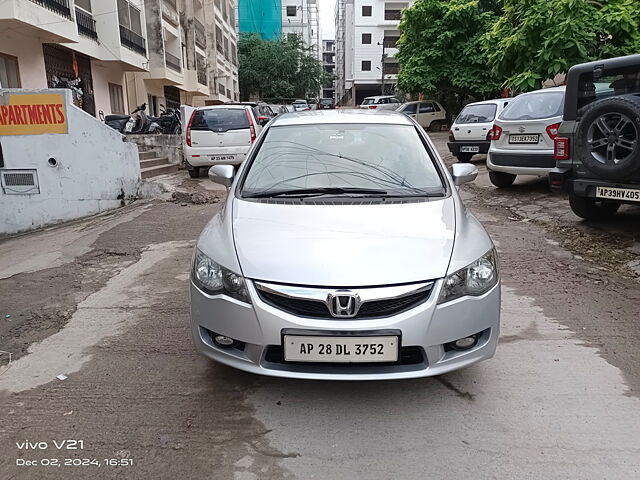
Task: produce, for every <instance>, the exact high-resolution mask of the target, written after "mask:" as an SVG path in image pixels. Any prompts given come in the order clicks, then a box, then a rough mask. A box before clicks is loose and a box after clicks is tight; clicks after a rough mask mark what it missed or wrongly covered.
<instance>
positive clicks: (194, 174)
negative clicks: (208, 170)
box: [187, 167, 200, 178]
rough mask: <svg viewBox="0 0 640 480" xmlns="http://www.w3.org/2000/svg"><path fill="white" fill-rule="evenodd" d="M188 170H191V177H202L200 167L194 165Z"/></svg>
mask: <svg viewBox="0 0 640 480" xmlns="http://www.w3.org/2000/svg"><path fill="white" fill-rule="evenodd" d="M187 172H189V176H190V177H191V178H200V167H193V168H192V169H190V170H187Z"/></svg>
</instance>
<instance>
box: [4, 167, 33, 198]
mask: <svg viewBox="0 0 640 480" xmlns="http://www.w3.org/2000/svg"><path fill="white" fill-rule="evenodd" d="M0 184H1V185H2V191H3V192H4V193H5V194H6V195H31V194H34V193H40V184H39V183H38V172H37V170H35V169H34V170H18V169H2V170H0Z"/></svg>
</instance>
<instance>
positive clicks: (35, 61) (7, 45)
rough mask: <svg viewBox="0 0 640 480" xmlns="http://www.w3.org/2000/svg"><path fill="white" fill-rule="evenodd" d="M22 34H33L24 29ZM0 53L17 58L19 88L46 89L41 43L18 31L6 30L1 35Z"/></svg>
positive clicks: (37, 39)
mask: <svg viewBox="0 0 640 480" xmlns="http://www.w3.org/2000/svg"><path fill="white" fill-rule="evenodd" d="M24 32H33V30H28V29H25V30H24ZM1 35H2V41H1V42H0V53H5V54H7V55H13V56H14V57H17V58H18V70H19V72H18V73H19V74H20V86H21V87H22V88H47V74H46V72H45V69H44V54H43V53H42V41H41V40H40V39H39V38H38V37H36V36H34V35H29V34H27V33H23V32H22V31H21V30H20V29H14V28H12V29H7V30H4V31H3V32H2V33H1Z"/></svg>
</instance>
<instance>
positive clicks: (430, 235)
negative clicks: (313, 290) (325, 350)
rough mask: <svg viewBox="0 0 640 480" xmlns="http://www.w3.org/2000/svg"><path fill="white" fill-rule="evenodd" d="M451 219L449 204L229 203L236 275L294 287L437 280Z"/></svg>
mask: <svg viewBox="0 0 640 480" xmlns="http://www.w3.org/2000/svg"><path fill="white" fill-rule="evenodd" d="M455 219H456V215H455V205H454V200H453V197H448V198H444V199H437V200H431V201H427V202H415V203H389V204H375V205H372V204H368V205H367V204H354V205H345V204H338V205H335V204H334V205H327V204H324V205H323V204H316V205H300V204H275V203H266V202H252V201H245V200H240V199H234V201H233V237H234V242H235V246H236V252H237V254H238V260H239V262H240V268H241V269H242V273H243V275H244V276H245V277H247V278H251V279H255V280H265V281H271V282H281V283H289V284H298V285H314V286H333V287H357V286H369V285H389V284H397V283H407V282H418V281H423V280H429V279H435V278H439V277H444V276H445V275H446V272H447V267H448V265H449V260H450V258H451V252H452V249H453V240H454V234H455V223H456V222H455Z"/></svg>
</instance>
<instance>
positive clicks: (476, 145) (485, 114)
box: [447, 98, 513, 162]
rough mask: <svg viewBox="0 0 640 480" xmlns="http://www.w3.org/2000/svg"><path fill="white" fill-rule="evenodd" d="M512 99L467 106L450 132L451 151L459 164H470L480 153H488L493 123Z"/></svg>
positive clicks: (449, 144)
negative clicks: (472, 158)
mask: <svg viewBox="0 0 640 480" xmlns="http://www.w3.org/2000/svg"><path fill="white" fill-rule="evenodd" d="M512 100H513V99H512V98H498V99H495V100H485V101H483V102H475V103H470V104H468V105H466V106H465V107H464V108H463V109H462V111H461V112H460V113H459V114H458V116H457V117H456V119H455V121H454V122H453V125H451V131H450V132H449V142H448V143H447V146H448V147H449V151H450V152H451V153H453V155H454V156H455V157H456V158H457V159H458V161H459V162H469V161H471V157H473V156H474V155H476V154H478V153H487V152H488V151H489V146H490V145H491V134H490V132H491V128H492V127H493V121H494V120H495V118H496V117H497V116H498V115H499V114H500V113H502V110H504V108H505V107H506V106H507V105H508V104H509V102H511V101H512Z"/></svg>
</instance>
